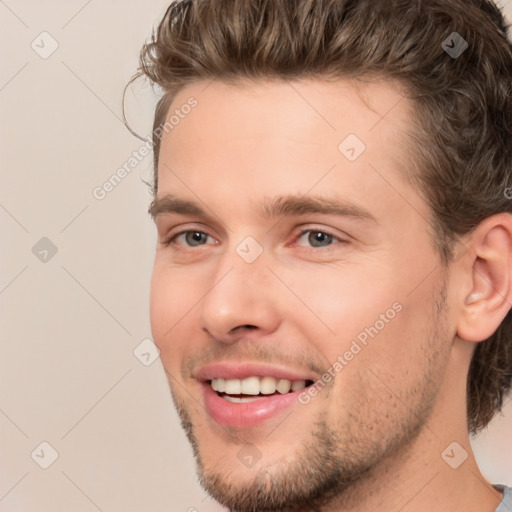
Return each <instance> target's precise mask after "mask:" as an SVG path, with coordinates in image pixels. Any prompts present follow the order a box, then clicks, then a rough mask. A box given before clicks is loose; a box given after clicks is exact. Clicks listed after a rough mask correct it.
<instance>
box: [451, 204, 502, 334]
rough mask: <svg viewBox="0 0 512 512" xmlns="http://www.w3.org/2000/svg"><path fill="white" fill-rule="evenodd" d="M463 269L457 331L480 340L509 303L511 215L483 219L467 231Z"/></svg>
mask: <svg viewBox="0 0 512 512" xmlns="http://www.w3.org/2000/svg"><path fill="white" fill-rule="evenodd" d="M468 243H469V244H470V247H471V249H472V250H471V251H469V252H468V258H470V259H469V261H468V260H467V259H466V261H465V263H464V270H463V272H465V273H467V274H468V276H467V277H468V278H469V279H468V280H466V279H465V281H466V282H467V281H469V283H470V286H469V290H468V291H467V293H466V295H465V297H462V298H463V301H464V302H463V304H462V309H461V314H460V316H459V318H458V324H457V335H458V336H459V337H460V338H462V339H464V340H467V341H475V342H479V341H483V340H485V339H487V338H489V337H490V336H491V335H492V334H494V332H495V331H496V329H497V328H498V327H499V325H500V324H501V322H502V321H503V319H504V318H505V316H506V315H507V313H508V311H509V310H510V309H511V304H512V216H510V215H509V214H499V215H495V216H493V217H489V218H487V219H485V220H484V221H483V222H482V223H481V224H480V225H479V226H477V228H476V229H475V230H474V231H473V233H472V234H471V237H470V240H469V242H468Z"/></svg>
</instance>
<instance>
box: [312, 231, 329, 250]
mask: <svg viewBox="0 0 512 512" xmlns="http://www.w3.org/2000/svg"><path fill="white" fill-rule="evenodd" d="M311 235H313V236H312V238H311V239H310V242H311V245H313V246H315V247H318V246H319V244H322V242H326V241H327V242H329V241H330V238H331V236H330V235H328V234H327V233H322V232H321V231H315V232H313V233H311ZM311 235H310V236H311Z"/></svg>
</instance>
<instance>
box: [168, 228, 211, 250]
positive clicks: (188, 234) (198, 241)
mask: <svg viewBox="0 0 512 512" xmlns="http://www.w3.org/2000/svg"><path fill="white" fill-rule="evenodd" d="M209 236H210V235H208V234H207V233H205V232H204V231H199V230H197V229H189V230H185V231H180V232H179V233H176V234H175V235H173V236H171V238H169V239H168V240H166V241H165V242H164V245H171V244H175V245H181V244H177V243H176V242H177V241H178V240H179V238H180V237H183V240H184V241H185V244H184V245H185V246H186V247H198V246H200V245H205V243H206V240H207V239H208V237H209Z"/></svg>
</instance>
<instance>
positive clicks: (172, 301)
mask: <svg viewBox="0 0 512 512" xmlns="http://www.w3.org/2000/svg"><path fill="white" fill-rule="evenodd" d="M193 282H194V280H190V279H187V278H185V277H184V276H183V273H180V272H178V271H173V270H172V269H169V268H165V266H164V265H162V264H161V263H159V262H158V261H155V266H154V267H153V274H152V277H151V290H150V308H149V313H150V322H151V331H152V334H153V340H154V342H155V344H156V346H157V347H158V348H159V349H160V352H161V353H162V356H165V354H166V353H167V352H169V351H170V348H171V344H172V340H173V339H177V338H178V339H182V338H180V336H181V335H182V333H183V330H184V329H185V328H186V327H185V326H186V324H187V318H188V317H187V313H189V312H190V310H191V309H192V307H193V306H194V304H195V302H197V299H195V295H197V293H193V289H194V286H193V285H191V284H190V283H193ZM173 348H174V349H175V348H176V346H175V345H174V346H173Z"/></svg>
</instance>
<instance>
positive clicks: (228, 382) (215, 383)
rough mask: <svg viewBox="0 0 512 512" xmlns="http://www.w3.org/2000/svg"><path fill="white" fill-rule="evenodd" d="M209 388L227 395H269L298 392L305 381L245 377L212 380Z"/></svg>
mask: <svg viewBox="0 0 512 512" xmlns="http://www.w3.org/2000/svg"><path fill="white" fill-rule="evenodd" d="M211 386H212V389H213V390H214V391H219V392H221V393H227V394H229V395H259V394H260V393H261V394H262V395H271V394H272V393H275V392H276V391H278V392H279V393H282V394H284V393H288V392H289V391H290V389H291V390H292V391H298V390H299V389H302V388H305V387H306V381H305V380H294V381H289V380H287V379H279V380H278V379H275V378H274V377H247V378H246V379H243V380H239V379H212V380H211Z"/></svg>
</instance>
